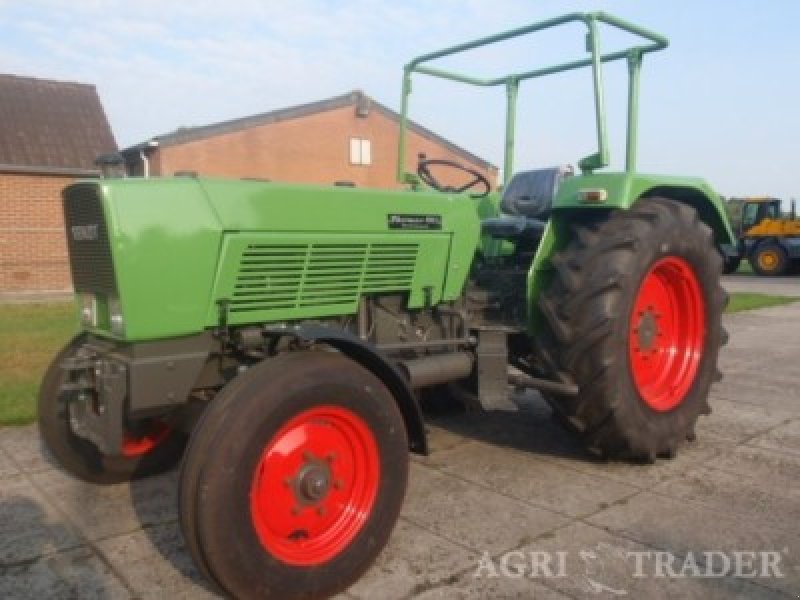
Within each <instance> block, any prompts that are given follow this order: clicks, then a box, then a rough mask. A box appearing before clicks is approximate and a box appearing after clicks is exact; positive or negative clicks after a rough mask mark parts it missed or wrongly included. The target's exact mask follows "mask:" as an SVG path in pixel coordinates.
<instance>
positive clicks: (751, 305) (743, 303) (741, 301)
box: [725, 292, 800, 313]
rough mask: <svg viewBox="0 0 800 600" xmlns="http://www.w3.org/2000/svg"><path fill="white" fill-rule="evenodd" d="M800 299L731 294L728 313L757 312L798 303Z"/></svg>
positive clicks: (766, 295) (726, 310) (767, 295)
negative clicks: (761, 309)
mask: <svg viewBox="0 0 800 600" xmlns="http://www.w3.org/2000/svg"><path fill="white" fill-rule="evenodd" d="M797 300H800V298H795V297H793V296H771V295H769V294H758V293H755V292H734V293H732V294H731V298H730V302H728V307H727V308H726V309H725V312H726V313H735V312H741V311H743V310H755V309H756V308H767V307H769V306H780V305H782V304H789V303H790V302H796V301H797Z"/></svg>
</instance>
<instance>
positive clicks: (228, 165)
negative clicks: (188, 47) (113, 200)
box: [151, 106, 497, 188]
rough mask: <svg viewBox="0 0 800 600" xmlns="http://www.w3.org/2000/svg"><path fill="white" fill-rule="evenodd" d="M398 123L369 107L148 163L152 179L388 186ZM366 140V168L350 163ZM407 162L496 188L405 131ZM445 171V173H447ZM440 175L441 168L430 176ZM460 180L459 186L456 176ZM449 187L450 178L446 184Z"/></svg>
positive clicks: (178, 149)
mask: <svg viewBox="0 0 800 600" xmlns="http://www.w3.org/2000/svg"><path fill="white" fill-rule="evenodd" d="M398 129H399V126H398V124H397V123H396V122H395V121H394V120H393V119H390V118H389V117H387V116H386V115H384V114H383V113H381V112H380V111H379V110H377V109H375V108H373V109H372V110H370V112H369V115H368V116H367V117H358V116H356V112H355V107H354V106H345V107H342V108H338V109H334V110H329V111H326V112H321V113H317V114H312V115H308V116H304V117H301V118H297V119H290V120H286V121H279V122H277V123H270V124H266V125H261V126H258V127H252V128H249V129H246V130H243V131H237V132H233V133H227V134H222V135H216V136H214V137H209V138H206V139H202V140H196V141H192V142H185V143H181V144H176V145H173V146H164V147H162V148H159V149H158V150H157V151H156V152H155V153H154V156H153V157H152V159H151V170H152V173H153V174H154V175H155V174H163V175H172V174H174V173H175V172H176V171H184V170H188V171H196V172H198V173H199V174H200V175H214V176H222V177H261V178H267V179H271V180H273V181H285V182H297V183H301V182H303V183H320V184H332V183H333V182H335V181H340V180H345V181H352V182H353V183H355V184H356V185H358V186H359V187H373V188H393V187H397V183H396V182H395V169H396V160H397V136H398ZM353 137H355V138H362V139H368V140H370V143H371V149H372V164H371V165H369V166H366V165H351V164H350V138H353ZM407 140H408V141H407V158H408V160H407V163H406V164H407V165H408V168H409V169H410V170H413V169H414V168H415V167H416V164H417V155H418V154H419V153H420V152H424V153H425V154H426V156H427V157H428V158H445V159H449V160H454V161H456V162H459V163H461V164H464V165H468V166H472V167H473V168H476V169H478V170H479V171H481V172H483V173H484V174H486V175H487V177H488V178H489V181H490V182H491V183H492V184H495V183H496V178H497V173H496V170H495V169H492V172H491V173H489V172H488V170H487V169H486V168H484V167H482V166H480V165H477V164H470V163H469V161H468V160H467V159H466V158H465V157H464V156H463V155H461V154H458V153H455V152H453V151H451V150H449V149H448V148H447V147H445V146H443V145H441V144H440V143H438V142H436V141H434V140H431V139H428V138H427V137H423V136H422V135H420V134H417V133H414V132H409V135H408V138H407ZM448 171H449V170H448ZM435 174H437V175H442V176H443V177H445V178H447V175H453V173H452V172H446V171H445V170H444V169H441V170H440V171H437V172H435ZM460 181H464V176H463V175H461V178H460ZM452 182H453V183H455V181H452Z"/></svg>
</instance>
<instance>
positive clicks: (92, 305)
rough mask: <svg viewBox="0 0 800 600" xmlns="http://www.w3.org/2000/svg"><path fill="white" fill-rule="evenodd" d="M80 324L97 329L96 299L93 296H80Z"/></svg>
mask: <svg viewBox="0 0 800 600" xmlns="http://www.w3.org/2000/svg"><path fill="white" fill-rule="evenodd" d="M81 324H82V325H85V326H86V327H97V298H96V297H95V295H94V294H82V295H81Z"/></svg>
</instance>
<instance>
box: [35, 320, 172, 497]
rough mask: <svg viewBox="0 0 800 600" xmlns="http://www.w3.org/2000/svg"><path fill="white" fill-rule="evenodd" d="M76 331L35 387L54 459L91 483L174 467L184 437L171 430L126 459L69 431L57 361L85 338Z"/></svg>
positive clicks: (42, 428) (45, 437)
mask: <svg viewBox="0 0 800 600" xmlns="http://www.w3.org/2000/svg"><path fill="white" fill-rule="evenodd" d="M85 339H86V336H85V335H84V334H80V335H78V336H76V337H75V338H73V339H72V341H70V342H69V343H68V344H67V345H66V346H64V348H63V349H62V350H61V351H60V352H59V353H58V354H57V355H56V357H55V358H54V359H53V361H52V362H51V363H50V366H49V367H48V368H47V371H46V372H45V375H44V377H43V378H42V383H41V385H40V387H39V399H38V410H39V417H38V423H39V433H40V435H41V438H42V440H43V442H44V444H45V446H46V447H47V449H48V450H49V451H50V453H51V454H52V455H53V457H54V458H55V459H56V461H57V462H58V464H60V465H61V466H62V467H63V468H64V469H65V470H66V471H68V472H69V473H70V474H71V475H74V476H75V477H78V478H79V479H82V480H84V481H88V482H91V483H101V484H111V483H120V482H123V481H129V480H131V479H138V478H140V477H146V476H148V475H155V474H156V473H160V472H163V471H166V470H168V469H170V468H172V467H173V466H175V465H176V464H177V463H178V461H179V460H180V458H181V455H182V454H183V448H184V447H185V445H186V436H185V435H184V434H183V433H181V432H179V431H175V430H173V431H172V432H171V433H170V434H169V435H168V437H167V438H166V439H164V440H163V441H162V442H161V443H159V444H158V445H156V446H155V447H154V448H153V450H151V451H150V452H149V453H147V454H144V455H141V456H138V457H135V458H127V457H123V456H107V455H104V454H102V453H101V452H100V451H99V450H98V448H97V446H95V445H94V444H92V443H91V442H89V441H88V440H85V439H83V438H80V437H78V436H76V435H74V434H73V433H72V430H71V429H70V427H69V417H68V415H67V402H66V399H65V397H64V395H63V394H61V393H60V389H61V385H62V384H63V383H64V378H65V372H64V370H63V369H61V367H60V364H61V362H62V361H63V360H64V359H65V358H67V357H69V356H71V355H73V354H74V353H75V352H76V351H77V350H78V348H79V347H80V346H81V345H82V344H83V342H84V341H85Z"/></svg>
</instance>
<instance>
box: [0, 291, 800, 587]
mask: <svg viewBox="0 0 800 600" xmlns="http://www.w3.org/2000/svg"><path fill="white" fill-rule="evenodd" d="M727 325H728V327H729V329H730V331H731V334H732V335H731V343H730V345H729V346H728V348H727V349H726V350H725V352H724V356H723V367H724V370H725V372H726V373H727V377H726V379H725V380H724V381H723V382H722V383H720V384H718V385H717V386H715V388H714V391H713V401H712V405H713V407H714V413H713V414H712V415H711V416H710V417H708V418H704V419H702V421H701V424H700V426H699V428H698V439H697V441H696V442H694V443H692V444H690V445H688V446H687V447H685V448H684V449H683V451H682V452H681V453H679V455H678V457H677V458H676V459H675V460H672V461H659V462H658V463H657V464H655V465H650V466H635V465H628V464H620V463H603V462H598V461H595V460H593V459H592V458H590V457H589V456H587V455H586V454H585V453H584V452H582V451H581V449H580V448H579V447H577V446H576V445H575V444H574V443H573V441H572V439H571V438H570V436H569V435H568V434H566V433H564V432H563V431H562V430H561V429H559V427H557V426H556V425H555V424H554V423H553V422H552V421H551V419H550V417H549V412H548V410H547V409H546V408H545V407H544V406H543V405H542V403H541V402H540V401H539V400H538V398H536V397H535V396H534V395H531V396H529V397H527V400H528V402H527V409H526V410H525V411H524V412H522V413H520V414H502V413H501V414H494V415H490V416H455V417H448V418H444V419H439V420H437V421H436V422H435V423H433V424H432V425H431V427H430V429H431V440H432V446H433V452H432V453H431V455H430V456H429V457H427V458H415V459H414V461H413V466H412V471H411V483H410V488H409V491H408V496H407V498H406V504H405V509H404V512H403V515H402V517H401V519H400V522H399V524H398V526H397V529H396V530H395V533H394V535H393V537H392V539H391V543H390V544H389V547H388V548H387V549H386V551H385V552H384V553H383V555H382V556H381V557H380V559H379V561H378V563H377V564H376V565H375V566H374V567H373V568H372V570H371V571H370V572H369V573H368V574H367V575H366V576H365V577H364V578H363V579H362V580H361V581H359V582H358V583H357V584H356V585H355V586H354V587H353V588H351V589H350V590H349V591H348V594H347V595H346V596H344V597H348V598H365V599H366V598H369V599H374V598H380V599H387V598H403V597H422V598H486V597H498V598H512V597H519V598H546V599H549V598H570V597H571V598H611V597H619V596H626V597H629V598H667V597H668V598H698V599H704V600H705V599H707V598H736V597H739V598H796V597H797V594H798V593H800V392H799V391H798V390H800V357H799V356H798V351H800V304H796V305H792V306H784V307H779V308H772V309H767V310H762V311H758V312H752V313H744V314H739V315H733V316H731V317H729V318H727ZM175 490H176V474H175V473H170V474H167V475H164V476H161V477H156V478H152V479H149V480H146V481H141V482H138V483H135V484H133V485H118V486H113V487H93V486H90V485H86V484H81V483H78V482H77V481H74V480H73V479H71V478H69V477H67V476H65V475H64V474H63V473H61V472H60V471H59V470H58V469H56V468H54V467H53V465H52V464H51V463H50V462H49V461H48V459H47V458H46V457H44V456H43V455H42V451H41V449H40V446H39V442H38V439H37V437H36V433H35V429H33V428H31V427H26V428H7V429H2V430H0V597H3V598H56V597H57V598H67V597H70V598H79V597H80V598H129V597H136V598H148V599H149V598H170V599H172V598H203V597H211V596H212V595H211V594H210V593H209V592H208V591H207V590H206V589H205V588H204V587H203V583H202V579H201V578H200V577H199V575H198V574H197V572H196V571H195V569H194V568H193V566H192V564H191V561H190V559H189V557H188V555H187V553H186V551H185V549H184V547H183V542H182V540H181V536H180V534H179V530H178V525H177V515H176V512H175V503H176V497H175V496H176V494H175ZM510 551H515V552H516V553H512V554H508V553H509V552H510ZM531 551H535V552H539V553H540V554H536V555H533V559H534V560H535V561H538V563H536V565H538V566H537V567H536V568H533V567H532V564H531V560H532V556H531V554H530V552H531ZM704 551H708V552H715V554H711V555H705V554H703V552H704ZM659 552H660V553H661V554H657V553H659ZM734 552H740V553H745V554H740V555H738V556H739V557H740V559H741V560H740V567H741V568H740V570H739V572H740V574H742V575H748V574H752V573H753V572H757V573H758V574H761V573H762V572H766V574H767V575H768V576H758V577H737V576H736V568H735V562H734V561H735V560H736V556H737V555H735V554H734ZM748 552H754V553H756V554H746V553H748ZM541 553H548V554H541ZM759 553H762V554H759ZM763 553H767V554H763ZM504 557H505V558H504ZM547 560H550V562H549V563H548V562H546V561H547ZM726 560H727V561H728V562H729V563H731V564H730V565H729V568H728V569H725V561H726ZM658 561H661V562H660V563H659V562H658ZM687 561H689V562H688V563H687ZM691 561H695V562H696V563H697V564H694V563H692V562H691ZM742 561H744V563H742ZM753 561H755V565H754V564H753ZM765 561H766V562H767V563H769V564H767V565H766V567H765V566H764V563H765ZM770 561H771V562H770ZM687 564H688V567H687V566H686V565H687ZM536 565H534V566H536ZM709 565H710V568H711V569H712V571H710V573H712V574H713V573H728V574H727V575H726V576H721V577H712V578H707V577H695V576H694V575H697V574H698V573H704V572H705V573H709V571H708V570H707V569H708V568H709ZM742 565H743V566H742ZM544 567H548V568H544ZM518 569H519V570H518ZM518 572H519V573H522V574H523V575H524V576H523V577H516V576H515V575H516V574H517V573H518ZM476 575H480V576H479V577H476ZM492 575H497V576H496V577H493V576H492ZM548 575H550V576H548ZM681 575H684V576H681ZM687 575H688V576H687ZM777 575H782V576H780V577H779V576H777Z"/></svg>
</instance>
